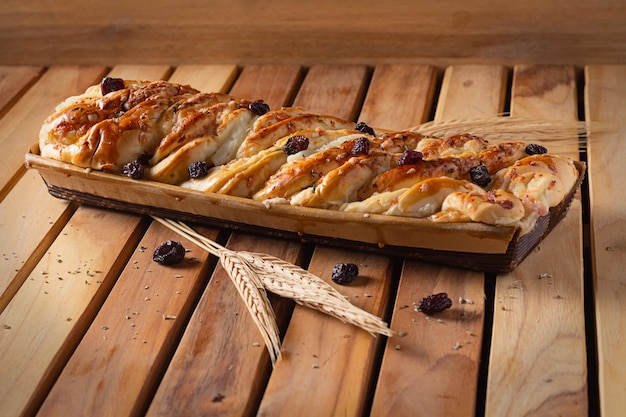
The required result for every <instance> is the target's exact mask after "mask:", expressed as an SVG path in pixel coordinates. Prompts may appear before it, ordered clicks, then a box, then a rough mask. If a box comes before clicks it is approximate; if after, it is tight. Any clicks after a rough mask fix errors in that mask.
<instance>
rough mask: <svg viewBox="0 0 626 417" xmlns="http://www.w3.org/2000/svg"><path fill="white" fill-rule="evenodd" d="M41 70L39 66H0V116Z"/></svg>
mask: <svg viewBox="0 0 626 417" xmlns="http://www.w3.org/2000/svg"><path fill="white" fill-rule="evenodd" d="M43 70H44V69H43V68H42V67H40V66H8V65H7V66H0V117H2V115H3V114H4V113H5V112H6V110H7V108H9V107H10V106H11V104H13V102H14V100H17V99H18V98H19V97H20V92H22V91H25V89H27V88H28V87H30V85H31V84H32V83H33V82H34V81H35V80H36V79H37V78H38V77H39V76H40V75H41V74H42V73H43Z"/></svg>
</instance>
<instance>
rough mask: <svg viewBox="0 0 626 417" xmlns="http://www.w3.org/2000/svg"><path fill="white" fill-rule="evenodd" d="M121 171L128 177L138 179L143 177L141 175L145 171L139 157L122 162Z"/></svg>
mask: <svg viewBox="0 0 626 417" xmlns="http://www.w3.org/2000/svg"><path fill="white" fill-rule="evenodd" d="M122 173H123V174H124V175H126V176H127V177H129V178H132V179H134V180H138V179H141V178H143V175H144V173H145V167H144V164H142V163H141V161H140V160H139V159H135V160H134V161H131V162H127V163H125V164H124V166H123V167H122Z"/></svg>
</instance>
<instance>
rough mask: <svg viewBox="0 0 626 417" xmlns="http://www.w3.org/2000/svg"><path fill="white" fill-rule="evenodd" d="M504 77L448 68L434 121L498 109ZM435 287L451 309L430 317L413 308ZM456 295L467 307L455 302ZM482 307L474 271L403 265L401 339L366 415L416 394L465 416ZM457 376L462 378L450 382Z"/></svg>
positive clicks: (392, 345) (438, 408) (501, 71)
mask: <svg viewBox="0 0 626 417" xmlns="http://www.w3.org/2000/svg"><path fill="white" fill-rule="evenodd" d="M505 75H506V71H505V68H504V67H502V66H475V65H470V66H455V67H450V68H448V69H447V70H446V72H445V74H444V79H443V82H442V88H441V92H440V97H439V100H438V104H437V111H436V113H435V121H436V122H439V123H442V122H445V121H447V120H455V119H469V118H475V117H488V116H492V115H494V114H498V113H499V112H501V111H502V105H503V103H502V97H503V96H504V91H505V86H506V77H505ZM439 292H446V293H448V295H449V296H450V297H451V299H452V300H453V306H454V307H453V309H451V310H448V311H446V312H445V313H444V314H442V315H440V316H433V317H432V318H431V319H430V320H427V317H425V316H424V314H422V313H419V312H417V311H415V303H417V302H418V301H419V300H420V299H421V298H422V297H425V296H427V295H429V294H433V293H439ZM459 297H461V298H463V299H467V300H471V301H472V302H473V303H474V304H460V303H459ZM405 306H406V307H405ZM484 308H485V306H484V275H483V274H482V273H478V272H467V271H462V270H459V269H453V268H440V269H438V268H433V267H432V266H430V265H427V264H421V263H415V262H406V263H405V268H404V270H403V273H402V276H401V279H400V284H399V287H398V295H397V299H396V304H395V309H394V316H393V321H392V328H393V329H398V331H400V330H402V331H404V332H406V336H405V337H403V338H399V339H395V338H392V339H390V340H389V341H388V342H387V347H386V350H385V357H384V360H383V366H382V371H381V381H384V383H383V384H380V385H379V388H378V389H377V392H376V397H375V400H374V405H373V408H372V415H376V416H391V415H396V410H397V412H398V413H399V414H403V413H404V414H407V413H411V412H412V411H413V412H414V410H415V408H414V407H415V404H414V399H415V398H420V403H421V405H420V408H423V409H427V410H429V412H431V410H432V413H433V414H434V415H458V416H473V415H474V412H475V406H476V399H477V392H478V370H479V361H480V352H481V346H482V343H481V341H482V332H483V329H482V327H483V322H484ZM439 320H441V322H440V321H439ZM425 336H427V337H425ZM407 363H410V364H411V366H406V364H407ZM399 370H402V371H399ZM459 380H460V381H463V383H461V384H456V383H453V382H452V381H459ZM426 381H427V382H426ZM390 403H391V404H393V407H391V408H390V407H388V404H390Z"/></svg>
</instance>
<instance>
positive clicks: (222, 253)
mask: <svg viewBox="0 0 626 417" xmlns="http://www.w3.org/2000/svg"><path fill="white" fill-rule="evenodd" d="M153 218H154V219H155V220H157V221H159V222H160V223H162V224H163V225H165V226H166V227H168V228H169V229H171V230H173V231H175V232H177V233H179V234H180V235H182V236H184V237H186V238H187V239H189V240H190V241H192V242H194V243H195V244H197V245H198V246H200V247H202V248H204V249H205V250H207V251H208V252H209V253H211V254H213V255H215V256H217V257H219V258H220V261H221V262H222V265H224V263H225V262H226V263H227V266H226V265H224V269H226V271H227V272H229V275H231V274H232V275H231V279H233V282H235V284H236V285H241V283H242V282H245V283H253V285H254V286H256V287H258V288H260V287H263V288H264V289H266V290H268V291H270V292H273V293H274V294H276V295H279V296H281V297H285V298H290V299H292V300H294V301H295V302H297V303H298V304H301V305H304V306H306V307H309V308H313V309H315V310H318V311H321V312H323V313H326V314H328V315H330V316H332V317H335V318H337V319H339V320H341V321H342V322H344V323H350V324H353V325H355V326H358V327H360V328H362V329H363V330H365V331H367V332H369V333H370V334H372V335H375V334H383V335H386V336H392V331H391V330H390V329H389V327H388V326H387V324H386V323H385V322H384V321H383V320H381V319H380V318H379V317H377V316H375V315H373V314H371V313H368V312H366V311H364V310H362V309H360V308H358V307H356V306H355V305H353V304H352V303H350V302H349V301H348V300H347V299H346V298H345V297H344V296H343V295H341V294H340V293H339V292H338V291H337V290H335V288H333V286H331V285H330V284H328V283H327V282H326V281H324V280H323V279H321V278H319V277H317V276H316V275H314V274H311V273H310V272H308V271H306V270H304V269H302V268H300V267H298V266H296V265H293V264H291V263H289V262H286V261H284V260H282V259H280V258H276V257H274V256H270V255H266V254H259V253H253V252H247V251H237V252H235V251H231V250H229V249H226V248H224V247H223V246H221V245H219V244H217V243H216V242H214V241H212V240H211V239H209V238H207V237H205V236H202V235H201V234H199V233H198V232H196V231H195V230H193V229H192V228H191V227H189V226H187V225H186V224H185V223H183V222H175V221H173V220H168V219H162V218H159V217H154V216H153ZM251 294H254V293H253V292H251V291H250V289H249V288H248V292H246V291H245V289H244V291H240V295H241V296H242V298H243V299H244V301H245V302H246V305H248V307H249V308H248V309H249V311H250V312H251V314H253V316H254V315H255V314H258V313H257V311H258V310H259V309H258V308H257V307H252V306H259V305H262V304H263V303H259V302H257V300H256V298H254V297H253V299H252V300H251V299H250V297H251ZM257 297H258V295H257ZM269 309H270V311H271V305H270V306H269ZM261 312H262V314H260V317H262V318H265V319H269V318H271V319H273V320H274V323H275V317H274V315H273V313H272V314H271V315H270V314H268V313H267V311H266V310H261ZM255 322H256V323H257V326H259V329H260V330H261V333H263V334H267V338H266V339H265V341H266V345H267V347H268V350H270V355H272V352H277V354H279V352H280V339H279V338H278V330H276V332H275V333H274V332H269V331H268V329H269V328H275V325H274V326H272V325H270V323H268V322H267V320H258V321H255ZM277 347H278V348H277Z"/></svg>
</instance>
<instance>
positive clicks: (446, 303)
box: [417, 292, 452, 314]
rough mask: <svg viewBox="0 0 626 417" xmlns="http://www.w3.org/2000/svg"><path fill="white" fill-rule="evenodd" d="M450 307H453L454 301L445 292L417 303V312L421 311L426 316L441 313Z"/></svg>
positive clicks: (432, 295)
mask: <svg viewBox="0 0 626 417" xmlns="http://www.w3.org/2000/svg"><path fill="white" fill-rule="evenodd" d="M450 307H452V300H451V299H450V297H448V294H447V293H445V292H441V293H439V294H431V295H429V296H426V297H424V298H422V299H421V300H419V302H418V303H417V311H421V312H422V313H424V314H435V313H440V312H442V311H443V310H445V309H448V308H450Z"/></svg>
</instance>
